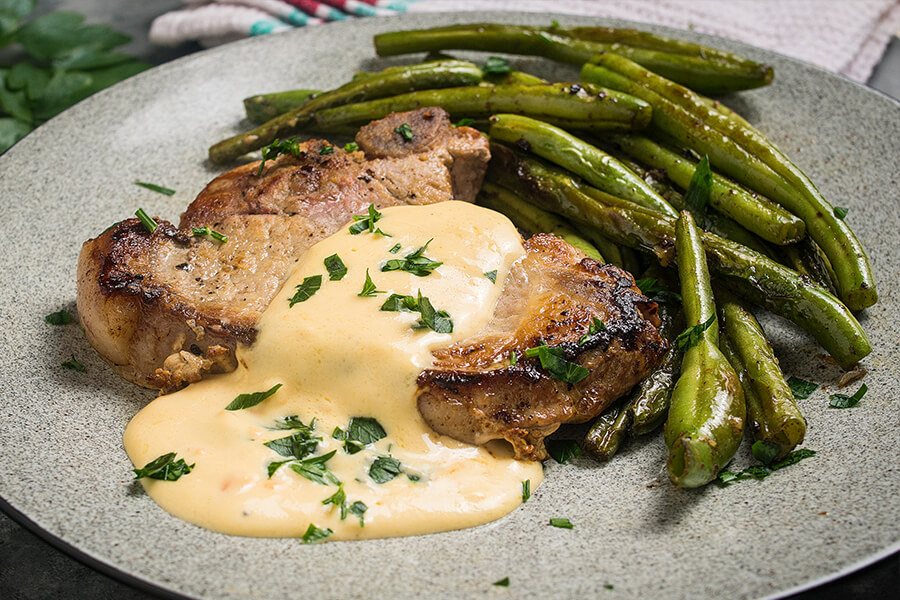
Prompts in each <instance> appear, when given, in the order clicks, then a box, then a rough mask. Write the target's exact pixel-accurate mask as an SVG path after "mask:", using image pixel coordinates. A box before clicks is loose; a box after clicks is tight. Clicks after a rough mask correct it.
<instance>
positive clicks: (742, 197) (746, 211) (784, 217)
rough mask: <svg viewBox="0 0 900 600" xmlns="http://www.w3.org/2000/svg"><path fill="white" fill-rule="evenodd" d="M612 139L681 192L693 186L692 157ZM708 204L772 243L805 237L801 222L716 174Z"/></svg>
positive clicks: (642, 140)
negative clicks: (664, 175)
mask: <svg viewBox="0 0 900 600" xmlns="http://www.w3.org/2000/svg"><path fill="white" fill-rule="evenodd" d="M610 139H612V141H613V142H614V143H615V144H616V145H617V146H618V147H619V148H621V149H622V150H624V151H625V152H626V153H628V154H629V155H631V156H632V157H634V158H635V159H637V160H639V161H641V162H642V163H644V164H647V165H649V166H651V167H653V168H655V169H665V171H666V175H667V176H668V178H669V179H671V180H672V181H673V182H675V184H676V185H678V186H679V187H680V188H681V189H683V190H686V189H687V188H688V186H689V185H690V183H691V177H693V175H694V171H695V170H696V168H697V163H696V162H694V161H693V160H691V159H690V158H688V157H686V156H684V155H682V154H680V153H678V152H676V151H674V150H673V149H671V148H667V147H666V146H664V145H662V144H659V143H657V142H655V141H654V140H651V139H650V138H648V137H645V136H641V135H614V136H612V137H611V138H610ZM709 205H710V206H711V207H712V208H713V209H715V210H717V211H719V212H720V213H722V214H724V215H727V216H729V217H731V218H732V219H734V220H735V221H736V222H737V223H739V224H740V225H742V226H743V227H745V228H747V229H748V230H750V231H752V232H753V233H755V234H756V235H758V236H760V237H761V238H763V239H764V240H766V241H769V242H772V243H773V244H778V245H781V246H783V245H785V244H790V243H792V242H796V241H797V240H800V239H801V238H803V236H804V235H805V234H806V225H804V223H803V221H802V220H800V219H798V218H797V217H796V216H794V215H792V214H791V213H789V212H788V211H786V210H785V209H783V208H782V207H781V206H779V205H777V204H775V203H774V202H772V201H771V200H769V199H768V198H765V197H762V196H759V195H757V194H754V193H753V192H751V191H749V190H747V189H746V188H744V187H742V186H740V185H738V184H736V183H734V182H732V181H729V180H728V179H726V178H724V177H722V176H721V175H719V174H717V173H713V180H712V186H711V188H710V198H709Z"/></svg>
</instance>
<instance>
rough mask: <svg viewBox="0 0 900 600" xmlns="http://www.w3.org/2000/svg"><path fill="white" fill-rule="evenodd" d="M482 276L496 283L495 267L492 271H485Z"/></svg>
mask: <svg viewBox="0 0 900 600" xmlns="http://www.w3.org/2000/svg"><path fill="white" fill-rule="evenodd" d="M484 276H485V277H487V278H488V281H490V282H491V283H497V269H494V270H493V271H485V272H484Z"/></svg>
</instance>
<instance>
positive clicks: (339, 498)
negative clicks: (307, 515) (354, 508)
mask: <svg viewBox="0 0 900 600" xmlns="http://www.w3.org/2000/svg"><path fill="white" fill-rule="evenodd" d="M322 504H324V505H325V506H328V505H329V504H334V505H335V506H337V507H338V508H339V509H340V510H341V521H343V520H344V519H346V518H347V493H346V492H344V484H343V483H342V484H340V485H339V486H338V489H337V491H336V492H335V493H333V494H332V495H330V496H328V497H327V498H325V499H324V500H322Z"/></svg>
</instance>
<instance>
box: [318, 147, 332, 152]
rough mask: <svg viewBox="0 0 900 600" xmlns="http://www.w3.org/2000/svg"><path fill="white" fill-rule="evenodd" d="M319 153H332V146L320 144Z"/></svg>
mask: <svg viewBox="0 0 900 600" xmlns="http://www.w3.org/2000/svg"><path fill="white" fill-rule="evenodd" d="M319 154H334V146H322V149H321V150H319Z"/></svg>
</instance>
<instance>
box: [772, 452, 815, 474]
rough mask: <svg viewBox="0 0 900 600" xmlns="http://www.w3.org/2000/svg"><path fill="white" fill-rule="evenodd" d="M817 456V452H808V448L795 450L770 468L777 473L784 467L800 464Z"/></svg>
mask: <svg viewBox="0 0 900 600" xmlns="http://www.w3.org/2000/svg"><path fill="white" fill-rule="evenodd" d="M815 455H816V451H815V450H808V449H806V448H800V449H799V450H794V451H793V452H791V453H790V454H788V455H787V456H786V457H784V458H783V459H781V460H780V461H778V462H776V463H772V464H771V465H769V467H770V468H771V469H772V470H773V471H777V470H778V469H783V468H784V467H787V466H790V465H792V464H794V463H798V462H800V461H801V460H803V459H804V458H809V457H811V456H815Z"/></svg>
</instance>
